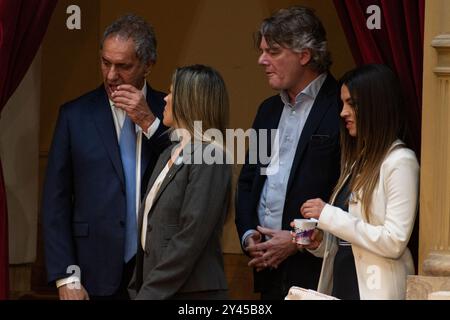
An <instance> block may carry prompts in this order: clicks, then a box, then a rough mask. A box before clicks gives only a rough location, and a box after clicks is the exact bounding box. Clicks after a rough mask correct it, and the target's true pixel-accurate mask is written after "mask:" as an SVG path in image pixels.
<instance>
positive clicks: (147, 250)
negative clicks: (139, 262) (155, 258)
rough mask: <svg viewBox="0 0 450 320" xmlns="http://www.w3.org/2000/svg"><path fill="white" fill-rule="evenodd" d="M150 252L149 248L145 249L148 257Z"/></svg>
mask: <svg viewBox="0 0 450 320" xmlns="http://www.w3.org/2000/svg"><path fill="white" fill-rule="evenodd" d="M149 254H150V250H149V249H145V255H146V256H147V257H148V255H149Z"/></svg>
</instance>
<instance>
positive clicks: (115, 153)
mask: <svg viewBox="0 0 450 320" xmlns="http://www.w3.org/2000/svg"><path fill="white" fill-rule="evenodd" d="M97 91H98V94H97V96H95V97H94V98H93V99H92V107H91V108H90V110H91V112H92V117H93V119H94V122H95V126H96V127H97V130H98V132H99V135H100V137H101V139H102V141H103V145H104V146H105V148H106V151H107V153H108V155H109V157H110V159H111V162H112V163H113V166H114V169H115V170H116V172H117V175H118V176H119V179H120V181H121V182H122V184H123V185H125V178H124V175H123V169H122V160H121V158H120V150H119V143H118V142H117V133H116V128H115V126H114V119H113V115H112V112H111V106H110V104H109V100H108V95H107V94H106V91H105V89H104V87H103V85H102V86H101V87H99V88H98V89H97Z"/></svg>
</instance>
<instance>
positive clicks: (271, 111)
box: [236, 75, 341, 294]
mask: <svg viewBox="0 0 450 320" xmlns="http://www.w3.org/2000/svg"><path fill="white" fill-rule="evenodd" d="M283 106H284V105H283V102H282V101H281V98H280V96H279V95H276V96H273V97H271V98H269V99H267V100H265V101H264V102H263V103H262V104H261V106H260V108H259V110H258V113H257V115H256V118H255V120H254V123H253V128H254V129H256V130H258V129H276V128H278V123H279V120H280V117H281V113H282V111H283ZM340 109H341V108H340V103H339V100H338V86H337V83H336V80H335V79H334V78H333V77H332V76H331V75H328V77H327V79H326V80H325V82H324V84H323V85H322V88H321V89H320V91H319V94H318V96H317V97H316V100H315V102H314V105H313V107H312V109H311V112H310V114H309V116H308V119H307V121H306V123H305V126H304V128H303V131H302V133H301V136H300V140H299V142H298V146H297V151H296V154H295V157H294V162H293V165H292V168H291V171H290V175H289V180H288V186H287V191H286V199H285V203H284V210H283V218H282V229H283V230H290V229H291V228H290V226H289V223H290V222H291V221H292V220H293V219H294V218H300V217H301V214H300V207H301V205H302V204H303V203H304V202H305V201H306V200H308V199H312V198H322V199H324V200H325V201H327V200H328V198H329V197H330V195H331V192H332V189H333V188H334V186H335V183H336V181H337V178H338V177H339V162H340V159H339V157H340V153H339V112H340ZM268 141H270V139H268ZM268 149H269V150H270V149H271V148H270V145H268ZM261 167H262V165H261V163H259V162H258V163H257V164H249V163H248V157H247V163H246V164H245V165H244V166H243V168H242V171H241V174H240V176H239V181H238V189H237V192H236V226H237V229H238V234H239V239H240V240H241V239H242V236H243V235H244V233H245V232H246V231H247V230H250V229H255V230H256V226H257V225H259V224H260V223H259V220H258V212H257V206H258V203H259V199H260V196H261V192H262V189H263V186H264V183H265V181H266V176H265V175H261V174H260V169H261ZM321 265H322V260H321V259H319V258H316V257H314V256H313V255H311V254H310V253H308V252H306V250H305V252H298V253H297V254H295V255H293V256H291V257H289V258H288V259H286V260H285V261H284V262H283V263H282V264H281V265H280V266H279V267H278V269H276V270H274V271H270V270H264V271H262V272H258V273H256V272H255V273H254V275H255V290H256V291H257V292H262V291H266V292H267V290H270V289H269V288H270V287H273V285H275V286H276V285H278V286H281V288H282V290H283V291H284V292H285V293H286V294H287V291H288V289H289V287H290V286H292V285H297V286H301V287H305V288H311V289H316V288H317V283H318V280H319V274H320V269H321ZM275 275H277V277H275ZM280 279H282V280H281V281H280Z"/></svg>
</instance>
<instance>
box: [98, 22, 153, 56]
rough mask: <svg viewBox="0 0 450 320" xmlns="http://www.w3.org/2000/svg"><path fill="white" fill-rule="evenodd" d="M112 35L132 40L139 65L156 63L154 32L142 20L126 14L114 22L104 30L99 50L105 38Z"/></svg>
mask: <svg viewBox="0 0 450 320" xmlns="http://www.w3.org/2000/svg"><path fill="white" fill-rule="evenodd" d="M113 35H117V36H119V37H121V38H123V39H125V40H127V39H129V38H131V39H133V41H134V44H135V50H136V55H137V57H138V59H139V61H141V63H145V64H148V63H155V62H156V57H157V54H156V36H155V31H154V30H153V27H152V26H151V25H150V24H149V23H148V22H147V21H145V20H144V19H143V18H141V17H138V16H136V15H134V14H127V15H125V16H122V17H120V18H119V19H117V20H116V21H114V22H113V23H112V24H111V25H110V26H108V27H107V28H106V30H105V33H104V34H103V39H102V42H101V45H100V48H103V43H104V41H105V40H106V38H108V37H110V36H113Z"/></svg>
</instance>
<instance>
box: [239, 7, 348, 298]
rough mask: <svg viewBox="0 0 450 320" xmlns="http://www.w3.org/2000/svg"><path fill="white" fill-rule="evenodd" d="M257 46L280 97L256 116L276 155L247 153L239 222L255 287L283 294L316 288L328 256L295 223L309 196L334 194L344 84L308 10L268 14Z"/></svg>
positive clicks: (268, 102) (268, 294)
mask: <svg viewBox="0 0 450 320" xmlns="http://www.w3.org/2000/svg"><path fill="white" fill-rule="evenodd" d="M257 45H259V48H260V51H261V55H260V57H259V60H258V63H259V64H260V65H261V66H262V67H263V68H264V71H265V73H266V75H267V77H268V80H269V85H270V86H271V87H272V88H273V89H275V90H278V91H280V94H278V95H276V96H273V97H270V98H268V99H267V100H265V101H264V102H263V103H262V104H261V106H260V107H259V110H258V113H257V115H256V118H255V120H254V123H253V128H254V129H255V130H257V136H258V141H259V142H261V141H269V142H268V145H267V146H264V147H266V148H267V149H268V151H269V152H270V151H271V152H272V156H271V159H272V160H271V161H270V164H269V165H268V166H267V167H265V164H264V163H261V161H260V160H258V161H257V162H256V163H250V161H249V159H252V158H254V157H251V156H250V157H249V155H247V158H246V163H245V164H244V166H243V168H242V171H241V174H240V177H239V181H238V189H237V192H236V226H237V229H238V233H239V238H240V240H241V244H242V248H243V250H244V252H245V253H246V254H247V255H249V256H250V257H251V260H250V262H249V266H252V267H254V268H255V272H254V280H255V291H256V292H261V298H262V299H283V298H284V297H285V296H286V294H287V292H288V290H289V288H290V287H291V286H292V285H296V286H301V287H305V288H311V289H316V288H317V283H318V279H319V274H320V269H321V265H322V260H321V259H318V258H316V257H314V256H313V255H311V254H310V253H308V252H307V251H306V250H305V251H298V250H297V248H296V246H295V244H294V243H292V236H291V234H290V231H289V230H290V225H289V224H290V222H291V221H292V220H293V219H294V218H301V215H300V207H301V205H302V204H303V202H304V201H306V200H308V199H310V198H311V197H312V198H317V197H323V198H324V199H328V198H329V196H330V195H331V192H332V189H333V187H334V185H335V183H336V181H337V178H338V176H339V160H340V159H339V112H340V107H339V102H338V86H337V83H336V81H335V80H334V78H333V77H332V76H331V74H329V72H328V68H329V66H330V65H331V59H330V55H329V52H328V51H327V48H326V32H325V30H324V28H323V26H322V23H321V22H320V20H319V19H318V18H317V17H316V16H315V14H314V12H313V11H311V10H310V9H308V8H304V7H291V8H288V9H282V10H280V11H278V12H277V13H276V14H275V15H273V16H272V17H269V18H267V19H265V20H264V21H263V23H262V26H261V29H260V31H259V36H258V38H257ZM261 129H269V132H270V129H277V137H276V139H278V140H276V141H279V145H278V147H276V144H274V145H273V146H272V145H271V144H270V141H271V138H273V137H270V138H269V139H267V140H263V139H261V135H262V134H264V133H265V131H264V130H261ZM274 146H275V147H274ZM259 148H261V146H259ZM271 149H273V150H271ZM249 152H258V150H250V151H249ZM258 154H259V153H258ZM264 172H266V174H264Z"/></svg>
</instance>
